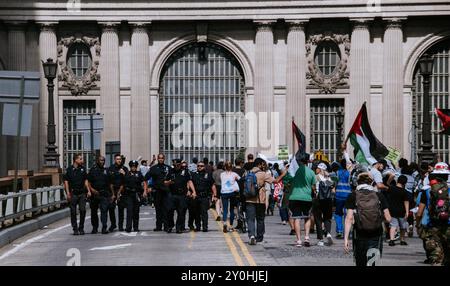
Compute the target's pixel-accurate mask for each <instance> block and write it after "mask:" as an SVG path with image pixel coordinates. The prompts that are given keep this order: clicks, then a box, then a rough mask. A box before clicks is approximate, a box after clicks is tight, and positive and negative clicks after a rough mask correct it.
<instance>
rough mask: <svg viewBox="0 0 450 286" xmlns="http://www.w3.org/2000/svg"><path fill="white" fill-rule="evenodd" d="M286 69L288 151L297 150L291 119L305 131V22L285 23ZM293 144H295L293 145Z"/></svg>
mask: <svg viewBox="0 0 450 286" xmlns="http://www.w3.org/2000/svg"><path fill="white" fill-rule="evenodd" d="M287 24H288V25H289V26H288V34H287V69H286V93H287V97H286V114H285V124H286V142H287V145H288V146H289V151H290V152H293V151H296V150H297V143H296V141H293V140H292V138H293V137H292V127H291V126H292V123H291V122H292V117H294V121H295V123H296V124H297V126H298V127H299V128H300V130H302V132H305V131H306V130H305V129H306V120H307V118H306V74H305V70H306V49H305V41H306V39H305V25H306V21H287ZM293 142H295V143H293ZM293 144H294V145H295V147H294V146H293Z"/></svg>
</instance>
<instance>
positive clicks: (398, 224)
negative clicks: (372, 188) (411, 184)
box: [384, 175, 409, 246]
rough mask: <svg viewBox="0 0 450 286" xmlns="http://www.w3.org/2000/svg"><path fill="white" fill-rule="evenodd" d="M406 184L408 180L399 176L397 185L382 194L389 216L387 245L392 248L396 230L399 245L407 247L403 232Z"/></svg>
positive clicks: (404, 230) (406, 223)
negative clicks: (398, 234) (398, 232)
mask: <svg viewBox="0 0 450 286" xmlns="http://www.w3.org/2000/svg"><path fill="white" fill-rule="evenodd" d="M407 182H408V178H407V177H406V176H405V175H401V176H400V177H398V179H397V184H396V185H393V186H390V188H389V189H388V190H387V191H385V192H384V195H385V197H386V200H387V202H388V205H389V213H390V214H391V217H392V219H391V222H390V225H389V227H390V230H389V237H390V240H389V245H390V246H394V245H395V241H394V237H395V233H396V231H397V228H399V229H400V245H408V244H407V243H406V241H405V232H406V231H407V230H408V222H407V218H408V213H409V199H408V195H407V191H406V189H405V186H406V184H407Z"/></svg>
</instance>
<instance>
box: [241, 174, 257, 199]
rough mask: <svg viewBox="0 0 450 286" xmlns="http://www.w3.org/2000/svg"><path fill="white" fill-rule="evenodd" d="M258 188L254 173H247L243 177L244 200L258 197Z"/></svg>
mask: <svg viewBox="0 0 450 286" xmlns="http://www.w3.org/2000/svg"><path fill="white" fill-rule="evenodd" d="M259 189H260V187H259V186H258V181H257V178H256V173H254V172H252V171H248V172H247V175H246V176H245V184H244V197H245V198H246V199H251V198H254V197H256V196H257V195H258V192H259Z"/></svg>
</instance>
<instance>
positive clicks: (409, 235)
mask: <svg viewBox="0 0 450 286" xmlns="http://www.w3.org/2000/svg"><path fill="white" fill-rule="evenodd" d="M413 235H414V227H413V226H412V225H410V226H408V237H413Z"/></svg>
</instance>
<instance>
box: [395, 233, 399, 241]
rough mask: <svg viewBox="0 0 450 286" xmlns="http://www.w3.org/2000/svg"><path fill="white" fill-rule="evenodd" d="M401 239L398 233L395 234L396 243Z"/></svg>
mask: <svg viewBox="0 0 450 286" xmlns="http://www.w3.org/2000/svg"><path fill="white" fill-rule="evenodd" d="M399 238H400V234H398V233H396V234H395V237H394V241H397V240H399Z"/></svg>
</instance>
